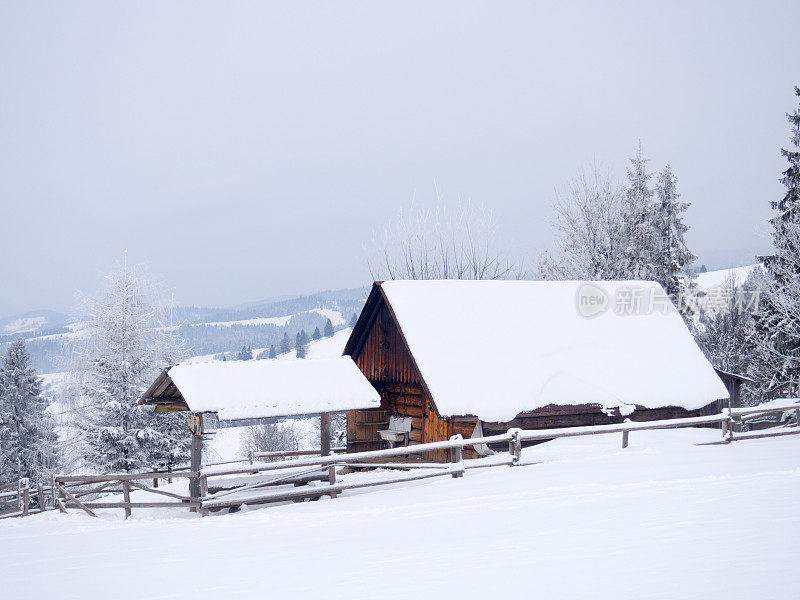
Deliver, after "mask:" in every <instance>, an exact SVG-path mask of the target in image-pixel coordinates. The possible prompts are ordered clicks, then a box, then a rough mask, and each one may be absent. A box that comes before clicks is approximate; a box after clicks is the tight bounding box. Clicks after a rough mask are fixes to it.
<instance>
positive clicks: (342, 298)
mask: <svg viewBox="0 0 800 600" xmlns="http://www.w3.org/2000/svg"><path fill="white" fill-rule="evenodd" d="M368 292H369V288H350V289H342V290H325V291H321V292H315V293H313V294H307V295H302V296H281V297H276V298H272V299H267V300H261V301H256V302H248V303H245V304H239V305H236V306H232V307H223V308H211V307H202V306H177V307H175V308H173V310H172V322H173V323H174V324H176V325H179V329H180V331H181V334H182V336H183V338H184V340H185V341H186V345H187V347H189V348H190V356H198V355H208V354H215V353H222V352H235V351H237V350H239V349H241V348H242V347H243V346H248V347H251V348H268V347H269V346H270V345H272V344H275V345H276V347H277V346H278V344H279V343H280V340H281V338H282V337H283V335H284V334H287V335H288V336H289V338H290V339H291V340H292V343H294V338H295V336H296V335H297V333H298V332H300V330H301V329H305V330H306V332H307V333H308V335H309V336H310V335H311V334H312V332H313V331H314V328H315V327H319V328H320V331H322V330H323V329H324V327H325V322H326V320H327V319H329V318H330V319H331V323H332V324H333V327H334V330H336V331H338V330H341V329H343V328H345V327H347V325H348V323H349V322H350V319H351V318H352V315H353V314H356V315H357V314H358V313H360V312H361V309H362V307H363V306H364V301H365V300H366V297H367V294H368ZM3 327H6V328H7V329H5V330H4V329H3ZM83 327H84V323H82V322H72V323H70V321H69V318H68V317H67V316H66V315H63V314H61V313H57V312H54V311H33V312H30V313H25V314H22V315H14V316H11V317H6V318H5V319H0V351H4V350H5V346H6V345H7V344H8V343H9V342H11V341H12V340H13V339H14V338H16V337H19V336H22V337H23V338H25V340H26V343H27V345H28V349H29V351H30V353H31V359H32V361H33V365H34V367H35V368H36V370H37V371H38V372H39V373H54V372H59V371H65V370H69V368H70V358H71V356H72V351H73V348H74V345H75V342H76V341H77V340H79V339H80V338H81V335H82V329H83Z"/></svg>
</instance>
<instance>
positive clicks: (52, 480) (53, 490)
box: [50, 475, 58, 509]
mask: <svg viewBox="0 0 800 600" xmlns="http://www.w3.org/2000/svg"><path fill="white" fill-rule="evenodd" d="M50 496H52V497H51V500H52V501H53V509H55V508H57V506H58V505H57V504H56V476H55V475H50Z"/></svg>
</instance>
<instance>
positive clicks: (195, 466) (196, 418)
mask: <svg viewBox="0 0 800 600" xmlns="http://www.w3.org/2000/svg"><path fill="white" fill-rule="evenodd" d="M189 424H190V429H191V431H192V456H191V467H190V469H191V470H192V472H194V473H197V472H199V471H200V468H201V467H202V464H203V415H202V414H192V415H190V419H189ZM192 424H193V426H192ZM189 497H190V498H191V499H192V500H193V501H195V500H198V499H199V498H200V481H199V480H198V478H197V477H193V478H192V479H190V480H189ZM189 510H190V511H192V512H197V509H196V508H195V507H192V508H190V509H189Z"/></svg>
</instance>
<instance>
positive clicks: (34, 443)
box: [0, 339, 58, 484]
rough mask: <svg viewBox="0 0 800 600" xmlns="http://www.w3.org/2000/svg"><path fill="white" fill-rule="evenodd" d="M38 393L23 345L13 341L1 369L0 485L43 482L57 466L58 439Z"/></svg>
mask: <svg viewBox="0 0 800 600" xmlns="http://www.w3.org/2000/svg"><path fill="white" fill-rule="evenodd" d="M41 391H42V390H41V380H40V379H39V378H38V377H37V376H36V372H35V371H34V370H33V368H32V367H31V364H30V355H29V354H28V351H27V349H26V348H25V342H24V341H23V340H22V339H18V340H15V341H13V342H12V343H11V344H10V345H9V347H8V350H7V353H6V355H5V357H4V358H3V364H2V367H0V483H3V484H5V483H10V482H13V481H17V480H19V479H21V478H23V477H27V478H29V479H31V480H32V481H34V482H36V481H42V480H44V479H45V478H46V476H47V475H48V474H49V473H50V472H51V471H52V470H53V469H54V468H55V466H56V460H57V454H56V447H57V441H58V440H57V436H56V433H55V430H54V427H53V421H52V419H51V418H50V417H49V415H48V414H47V412H46V408H47V402H46V400H45V399H44V397H43V396H42V393H41Z"/></svg>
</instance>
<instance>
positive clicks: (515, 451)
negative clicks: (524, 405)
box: [508, 427, 522, 467]
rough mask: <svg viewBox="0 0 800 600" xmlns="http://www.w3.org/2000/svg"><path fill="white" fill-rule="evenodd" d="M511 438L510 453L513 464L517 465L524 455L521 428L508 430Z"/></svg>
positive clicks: (509, 443)
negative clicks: (520, 435)
mask: <svg viewBox="0 0 800 600" xmlns="http://www.w3.org/2000/svg"><path fill="white" fill-rule="evenodd" d="M508 433H509V435H510V436H511V440H510V441H509V442H508V453H509V454H510V455H511V465H510V466H512V467H513V466H516V465H518V464H519V459H520V457H521V456H522V440H520V438H519V434H520V429H519V428H516V427H514V428H512V429H509V430H508Z"/></svg>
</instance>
